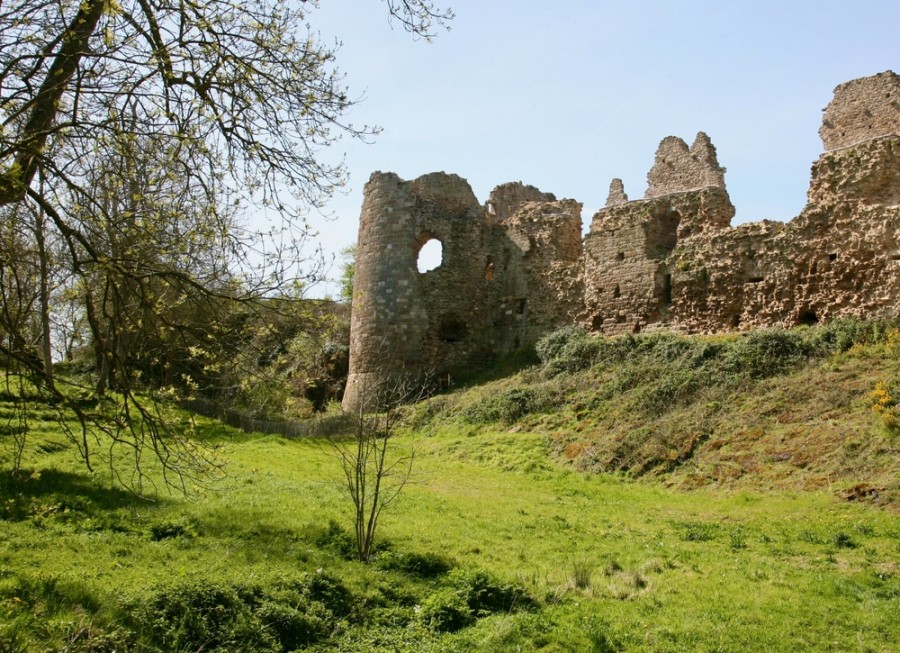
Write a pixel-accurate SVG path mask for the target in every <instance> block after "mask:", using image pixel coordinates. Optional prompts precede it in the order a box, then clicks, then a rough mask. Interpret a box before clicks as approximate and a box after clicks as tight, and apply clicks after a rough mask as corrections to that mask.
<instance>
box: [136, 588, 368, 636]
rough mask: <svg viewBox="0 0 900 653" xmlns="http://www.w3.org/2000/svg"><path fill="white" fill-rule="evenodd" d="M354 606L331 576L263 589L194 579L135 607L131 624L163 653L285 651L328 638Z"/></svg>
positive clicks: (348, 595) (348, 593) (345, 589)
mask: <svg viewBox="0 0 900 653" xmlns="http://www.w3.org/2000/svg"><path fill="white" fill-rule="evenodd" d="M354 605H355V601H354V597H353V595H352V594H351V593H350V591H349V590H348V589H347V588H346V587H345V586H344V585H343V583H342V582H341V581H340V580H339V579H337V578H335V577H333V576H331V575H330V574H327V573H315V574H303V575H302V576H300V577H299V578H297V579H291V580H288V581H282V582H280V583H278V584H276V585H274V586H272V587H265V588H264V587H260V586H252V585H251V586H245V585H241V586H234V585H229V584H224V583H216V582H209V581H204V580H194V581H188V582H183V583H180V584H177V585H172V586H169V587H166V588H163V589H161V590H160V591H158V592H157V593H156V594H155V595H154V596H152V597H151V598H150V600H148V601H146V602H144V603H142V604H141V605H139V606H137V607H132V608H131V609H130V619H131V620H132V622H133V628H134V630H135V631H138V632H140V633H141V634H142V635H143V636H144V638H145V639H146V640H149V643H151V644H152V645H154V646H157V647H159V648H160V649H162V650H167V651H169V650H196V651H212V650H218V651H283V650H294V649H296V648H298V647H304V646H308V645H310V644H312V643H314V642H316V641H319V640H321V639H323V638H325V637H327V636H328V634H329V633H331V632H333V630H334V628H335V625H336V623H337V620H338V619H339V618H343V617H346V616H347V615H349V614H350V613H351V612H352V611H353V609H354Z"/></svg>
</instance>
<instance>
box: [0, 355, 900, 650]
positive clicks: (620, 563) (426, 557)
mask: <svg viewBox="0 0 900 653" xmlns="http://www.w3.org/2000/svg"><path fill="white" fill-rule="evenodd" d="M892 356H893V354H892V353H891V352H890V351H888V350H886V349H885V348H884V346H883V345H878V346H874V345H873V346H871V347H856V348H855V349H853V350H852V351H850V352H844V353H841V354H839V355H838V354H835V355H830V356H828V357H826V358H824V359H822V360H817V361H814V362H812V363H809V362H807V363H804V364H802V365H798V366H795V367H794V368H791V369H790V370H785V371H784V372H783V373H781V374H779V375H775V376H770V377H767V378H761V379H755V380H752V381H750V382H747V383H744V384H742V385H740V386H734V387H729V388H725V389H723V390H722V391H721V393H719V392H718V391H716V392H714V391H712V390H703V391H702V392H701V391H700V390H698V391H697V392H696V393H695V395H696V396H697V397H699V399H696V400H695V399H684V400H679V401H675V402H673V406H672V407H671V410H666V411H662V412H659V411H657V412H658V413H659V414H653V415H650V414H636V413H635V406H637V405H638V404H637V401H638V398H637V397H633V396H631V395H629V394H627V393H629V392H646V388H647V387H648V386H647V384H646V383H643V384H634V385H633V386H630V387H624V389H623V390H622V392H623V393H624V394H621V395H615V396H613V395H610V394H609V387H608V384H610V383H614V382H616V383H619V386H625V385H626V384H622V383H621V379H619V380H618V381H616V380H615V379H613V378H612V377H609V376H608V375H607V372H605V371H603V370H599V369H598V368H597V367H596V366H592V367H589V368H586V369H585V370H583V371H580V372H571V373H569V372H567V373H565V374H562V375H551V376H547V375H546V374H539V373H538V372H537V371H535V370H534V369H532V370H526V371H525V372H522V373H520V374H519V376H518V377H516V376H512V377H507V378H505V379H501V380H498V381H494V382H492V383H490V384H481V385H474V386H473V387H471V388H468V389H461V390H459V391H457V392H454V393H452V394H450V395H445V396H441V397H437V398H435V399H433V400H431V402H429V403H428V404H425V405H423V406H420V407H419V408H417V409H415V410H414V411H411V415H410V419H409V424H411V425H412V426H411V427H409V428H407V429H406V430H404V432H403V433H401V434H400V435H399V436H398V438H397V440H396V445H397V447H398V450H399V449H403V448H406V447H415V450H416V463H415V467H414V478H413V483H412V484H411V485H409V486H408V487H407V488H406V490H405V491H404V493H403V494H402V495H401V498H400V499H399V501H398V502H397V503H396V504H394V505H393V506H392V507H391V509H390V510H389V511H388V512H387V513H385V516H384V520H383V523H382V525H381V529H380V531H379V535H380V540H379V542H380V548H379V551H378V554H377V555H376V556H375V559H374V561H373V562H372V563H371V564H368V565H364V564H361V563H359V562H355V561H354V560H353V556H352V550H351V546H350V542H349V540H350V535H349V531H348V528H350V524H351V523H352V522H351V516H350V509H349V505H348V503H347V499H346V498H345V497H344V496H343V494H342V493H341V490H340V487H339V485H338V484H337V481H338V479H339V474H340V471H339V465H338V462H337V460H336V458H335V455H334V452H333V450H332V449H331V447H329V446H328V444H327V443H325V442H323V441H320V440H316V439H306V440H289V439H285V438H281V437H275V436H261V435H247V434H242V433H237V432H235V431H231V430H229V429H227V428H225V427H222V426H221V425H219V424H217V423H215V422H212V421H200V422H199V426H200V431H201V433H204V434H206V437H207V438H209V439H212V440H214V441H216V442H218V443H220V444H221V445H222V447H223V450H222V452H221V453H222V456H223V457H224V458H225V459H227V460H228V461H229V464H228V467H227V472H228V475H227V478H226V479H224V480H223V481H221V482H218V483H216V484H215V485H214V486H213V487H212V488H210V489H208V490H200V491H198V494H197V495H196V496H194V497H192V498H183V497H178V496H159V497H156V498H155V499H154V500H153V501H148V500H144V499H138V498H135V497H134V496H132V495H130V494H128V493H125V492H123V491H121V490H117V489H115V488H114V487H112V486H110V484H109V483H108V479H107V478H106V477H105V476H104V474H103V473H102V471H101V472H98V473H97V474H96V475H95V476H93V477H91V476H89V475H87V474H86V473H85V472H84V471H83V469H82V467H81V466H80V465H79V464H78V462H77V461H76V460H74V455H73V454H74V449H73V446H72V445H71V444H70V443H69V442H68V441H66V440H65V438H64V437H62V436H61V435H60V434H59V433H58V430H57V428H56V427H55V423H54V422H53V421H52V419H51V414H50V412H49V411H48V413H47V414H46V415H45V416H44V417H45V418H46V419H45V420H42V419H41V416H40V415H39V416H38V417H37V418H36V419H33V420H31V422H30V428H31V430H30V431H29V433H28V437H29V440H28V446H27V450H26V452H25V459H24V465H25V467H26V469H25V472H24V473H23V474H22V475H20V476H19V477H17V478H15V479H14V478H13V477H12V476H11V475H10V474H9V473H4V474H3V476H2V487H0V518H2V521H0V650H3V651H41V650H54V651H55V650H60V651H62V650H65V651H132V650H133V651H199V650H220V651H226V650H228V651H242V650H259V651H282V650H286V651H289V650H295V649H296V650H316V651H486V652H487V651H596V652H608V651H647V652H650V651H660V652H662V651H671V652H674V651H684V652H687V651H691V652H694V651H708V652H713V651H717V652H726V651H734V652H738V651H766V652H778V651H784V652H787V651H791V652H794V651H835V652H838V651H840V652H845V651H861V652H862V651H871V652H877V653H887V652H891V651H897V650H900V619H898V618H897V615H898V614H900V513H898V510H897V504H896V502H892V499H891V497H893V496H894V494H892V492H894V490H895V488H896V484H897V482H898V480H900V479H898V469H900V462H898V438H897V436H896V435H893V434H892V432H891V431H890V430H889V429H887V428H886V427H885V425H884V424H883V423H882V422H881V421H880V420H879V419H878V415H876V414H873V412H872V410H871V403H872V399H871V397H870V395H871V391H872V388H873V387H874V385H875V383H877V381H878V380H879V379H882V378H890V379H893V378H900V374H898V361H897V360H896V359H895V358H893V357H892ZM578 374H582V375H587V376H578ZM823 378H824V379H827V384H825V386H827V387H823V384H822V383H821V382H819V383H818V384H817V383H814V382H813V381H812V380H813V379H823ZM589 380H590V382H589ZM522 388H531V390H530V392H533V393H535V394H534V396H541V397H546V396H551V395H553V396H555V395H554V393H560V392H563V389H565V393H566V396H567V399H566V401H564V402H556V404H555V405H554V406H553V407H552V408H548V406H550V404H553V403H554V402H552V401H550V402H549V403H547V402H545V403H544V404H542V405H543V408H542V407H541V406H539V405H537V404H533V405H532V406H531V409H530V410H527V411H520V412H521V413H522V414H521V415H517V416H515V419H512V420H510V419H507V418H508V417H510V416H509V415H506V414H502V412H501V414H498V415H494V416H490V415H488V416H487V417H486V415H487V413H486V412H485V411H486V410H487V408H490V407H491V406H493V404H490V402H492V401H496V400H497V397H503V396H507V395H506V394H504V393H507V394H508V393H509V392H512V390H517V391H521V390H522ZM811 388H819V390H820V391H816V392H812V391H811V390H810V389H811ZM697 393H699V394H697ZM823 393H824V394H823ZM511 396H513V397H518V396H519V395H511ZM829 397H831V398H829ZM838 399H839V401H838ZM629 402H631V403H629ZM714 402H715V408H713V407H711V406H712V405H713V404H714ZM835 402H837V407H836V408H835V407H834V404H835ZM489 404H490V405H489ZM520 404H521V402H520ZM516 405H519V404H516ZM522 405H524V404H522ZM479 411H480V412H479ZM647 424H649V425H651V426H650V428H651V429H652V431H653V432H654V433H663V434H665V436H666V437H665V438H664V440H665V442H668V443H670V444H671V443H673V442H676V441H677V440H678V437H677V436H678V433H681V434H682V436H681V437H682V439H683V438H684V437H689V436H690V433H692V432H694V431H695V430H696V428H695V427H697V425H698V424H701V425H702V426H703V428H704V429H707V430H709V434H708V435H706V436H704V437H703V438H702V439H699V440H698V441H697V442H695V443H694V444H692V445H691V447H690V452H689V455H685V454H684V452H681V453H680V454H678V456H680V457H678V458H677V460H676V461H675V462H676V463H677V464H665V460H666V456H665V455H659V452H658V451H656V449H655V448H654V447H656V445H653V446H652V447H651V446H650V445H649V444H648V440H647V439H646V438H645V439H644V440H642V441H641V442H642V443H643V444H641V447H644V449H641V450H642V451H645V453H644V454H642V456H641V455H637V454H635V458H634V460H633V461H632V462H633V464H632V465H631V466H630V467H629V466H627V465H620V466H619V469H618V471H609V470H608V469H602V467H603V466H604V465H607V466H608V465H609V464H610V463H609V461H610V460H612V458H610V457H608V456H606V454H605V453H604V452H607V451H608V450H612V449H610V447H612V445H611V444H610V441H611V440H613V439H615V438H625V437H626V435H627V434H628V433H631V432H633V431H634V430H635V428H637V427H639V426H641V425H643V426H644V427H646V425H647ZM677 424H681V425H682V426H681V431H678V428H676V425H677ZM4 437H7V436H4ZM798 440H799V441H800V442H801V443H802V445H801V444H798ZM573 444H574V445H577V446H573ZM657 444H659V443H657ZM604 447H606V449H604ZM679 451H681V450H679ZM804 452H805V453H806V454H807V456H806V458H804V457H803V456H800V454H801V453H804ZM3 455H4V456H7V458H6V459H5V460H4V461H3V465H4V466H8V465H9V464H10V461H9V459H8V457H9V453H8V451H6V450H3ZM641 460H643V462H640V461H641ZM670 462H671V461H670ZM729 465H730V467H729ZM736 465H739V466H740V470H741V471H740V473H730V474H725V473H724V471H723V470H724V469H725V468H730V469H734V467H735V466H736ZM854 488H856V490H857V491H856V493H855V494H854V491H853V490H854ZM860 488H862V489H860ZM846 497H850V498H855V499H860V500H857V501H849V500H847V498H846Z"/></svg>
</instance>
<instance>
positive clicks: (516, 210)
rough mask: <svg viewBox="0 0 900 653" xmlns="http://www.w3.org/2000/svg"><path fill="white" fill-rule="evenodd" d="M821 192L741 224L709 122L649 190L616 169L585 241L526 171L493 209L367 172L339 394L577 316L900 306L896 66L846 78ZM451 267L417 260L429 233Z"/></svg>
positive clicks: (676, 320)
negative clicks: (784, 218)
mask: <svg viewBox="0 0 900 653" xmlns="http://www.w3.org/2000/svg"><path fill="white" fill-rule="evenodd" d="M819 133H820V135H821V137H822V142H823V145H824V150H825V152H824V153H823V154H822V156H821V157H820V158H819V160H818V161H816V162H815V163H814V164H813V168H812V181H811V184H810V188H809V192H808V203H807V206H806V208H805V209H804V210H803V212H802V213H801V214H800V215H799V216H798V217H796V218H794V219H793V220H791V221H790V222H787V223H784V222H772V221H766V220H764V221H762V222H755V223H748V224H742V225H738V226H736V227H732V226H731V220H732V218H733V217H734V214H735V209H734V206H733V205H732V203H731V200H730V199H729V197H728V192H727V190H726V188H725V169H724V168H723V167H721V166H720V165H719V162H718V157H717V153H716V149H715V147H713V145H712V142H711V141H710V139H709V137H708V136H707V135H706V134H704V133H703V132H700V133H699V134H697V136H696V138H695V140H694V142H693V144H692V145H691V146H688V145H687V143H686V142H684V141H683V140H681V139H680V138H677V137H674V136H669V137H667V138H665V139H663V140H662V142H661V143H660V145H659V148H658V150H657V153H656V157H655V160H654V163H653V166H652V167H651V169H650V171H649V173H648V174H647V190H646V193H645V194H644V197H643V199H639V200H632V201H629V199H628V196H627V195H626V193H625V189H624V187H623V185H622V182H621V180H618V179H614V180H613V182H612V184H611V185H610V189H609V199H608V200H607V205H606V207H604V208H603V209H600V210H599V211H598V212H597V213H596V215H594V216H593V219H592V222H591V229H590V232H589V234H588V235H587V236H586V237H585V238H584V240H583V242H582V238H581V205H580V204H579V203H578V202H576V201H574V200H556V199H555V197H554V196H553V195H551V194H549V193H544V192H542V191H540V190H538V189H537V188H535V187H533V186H527V185H525V184H522V183H521V182H514V183H510V184H503V185H501V186H498V187H497V188H496V189H495V190H494V192H493V193H491V196H490V198H489V199H488V201H487V202H486V203H485V205H484V206H481V205H479V203H478V201H477V200H476V199H475V196H474V195H473V193H472V190H471V188H470V187H469V185H468V183H466V181H465V180H463V179H461V178H460V177H457V176H455V175H448V174H445V173H434V174H430V175H425V176H423V177H419V178H418V179H416V180H414V181H403V180H401V179H400V178H399V177H397V175H394V174H391V173H387V174H385V173H380V172H379V173H375V174H373V175H372V177H371V179H370V180H369V183H368V184H367V185H366V190H365V201H364V204H363V210H362V215H361V217H360V226H359V241H358V243H357V263H356V277H355V283H354V297H353V310H352V320H351V322H352V323H351V336H350V339H351V344H350V377H349V380H348V385H347V389H346V392H345V395H344V407H345V408H346V409H353V408H356V407H358V406H359V405H360V401H361V396H362V394H364V392H365V387H366V386H367V384H368V383H369V381H370V380H372V379H374V378H378V377H379V376H383V375H389V376H390V375H399V374H413V375H420V374H425V373H432V374H434V375H435V376H436V377H438V378H441V379H443V380H445V382H451V381H452V379H453V377H454V376H456V375H458V374H460V373H464V372H466V371H470V370H473V369H477V368H478V367H482V366H484V365H485V364H486V363H487V362H488V361H489V360H490V359H491V358H492V357H494V356H497V355H502V354H505V353H508V352H510V351H512V350H514V349H516V348H517V347H520V346H526V345H530V344H533V343H534V342H535V341H536V340H537V339H538V338H539V337H540V336H541V335H543V334H545V333H547V332H548V331H550V330H552V329H554V328H556V327H559V326H562V325H565V324H581V325H583V326H585V327H586V328H588V329H591V330H593V331H596V332H599V333H606V334H617V333H635V332H639V331H643V330H653V329H674V330H678V331H682V332H687V333H696V332H717V331H727V330H733V329H750V328H756V327H762V326H782V327H787V326H793V325H797V324H813V323H815V322H819V321H822V320H827V319H832V318H835V317H841V316H868V317H873V316H886V317H900V77H898V76H897V75H896V74H894V73H893V72H891V71H887V72H884V73H880V74H878V75H874V76H871V77H865V78H862V79H857V80H853V81H851V82H847V83H845V84H841V85H840V86H838V87H837V88H836V89H835V93H834V99H833V100H832V102H831V103H830V104H829V105H828V107H827V108H826V110H825V114H824V120H823V124H822V128H821V130H820V132H819ZM430 239H436V240H438V241H440V243H441V245H442V248H443V257H442V261H441V264H440V265H439V266H438V267H437V268H436V269H434V270H432V271H429V272H419V271H418V269H417V267H416V260H417V255H418V252H419V250H420V249H421V248H422V246H423V244H424V243H425V242H427V241H428V240H430Z"/></svg>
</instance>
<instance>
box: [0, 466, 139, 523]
mask: <svg viewBox="0 0 900 653" xmlns="http://www.w3.org/2000/svg"><path fill="white" fill-rule="evenodd" d="M146 506H147V500H146V499H141V498H139V497H137V496H136V495H134V494H132V493H130V492H128V491H127V490H124V489H121V488H115V487H103V486H101V485H99V484H98V483H97V482H96V481H94V480H93V479H91V478H90V477H88V476H85V475H83V474H76V473H72V472H63V471H60V470H57V469H43V470H36V471H35V470H21V471H19V472H18V473H14V472H12V471H11V470H8V469H7V470H3V471H2V472H0V520H5V521H20V520H23V519H28V518H33V517H49V516H67V519H68V520H71V519H73V518H78V519H83V518H91V519H100V520H101V521H102V522H104V523H106V522H110V520H112V519H114V517H113V513H115V512H117V511H122V510H126V509H136V508H141V509H145V508H146Z"/></svg>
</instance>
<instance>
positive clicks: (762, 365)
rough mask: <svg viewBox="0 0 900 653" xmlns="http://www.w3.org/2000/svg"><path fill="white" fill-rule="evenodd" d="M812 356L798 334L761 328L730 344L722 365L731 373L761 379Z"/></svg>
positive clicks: (804, 341)
mask: <svg viewBox="0 0 900 653" xmlns="http://www.w3.org/2000/svg"><path fill="white" fill-rule="evenodd" d="M811 353H812V347H811V346H810V344H809V342H808V341H807V340H806V339H805V338H804V337H803V334H802V333H801V332H800V331H797V330H794V331H785V330H784V329H763V330H760V331H753V332H751V333H748V334H747V335H746V336H744V337H742V338H738V339H736V340H734V341H732V342H731V343H730V346H729V347H728V348H727V349H725V350H724V352H723V358H724V361H723V362H724V364H725V368H726V370H727V371H728V372H730V373H733V374H743V375H746V376H749V377H751V378H754V379H763V378H766V377H769V376H774V375H775V374H778V373H779V372H784V371H785V370H787V369H789V368H791V367H793V366H795V365H797V364H799V363H801V362H802V361H804V360H805V359H806V358H807V357H808V356H809V355H810V354H811Z"/></svg>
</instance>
